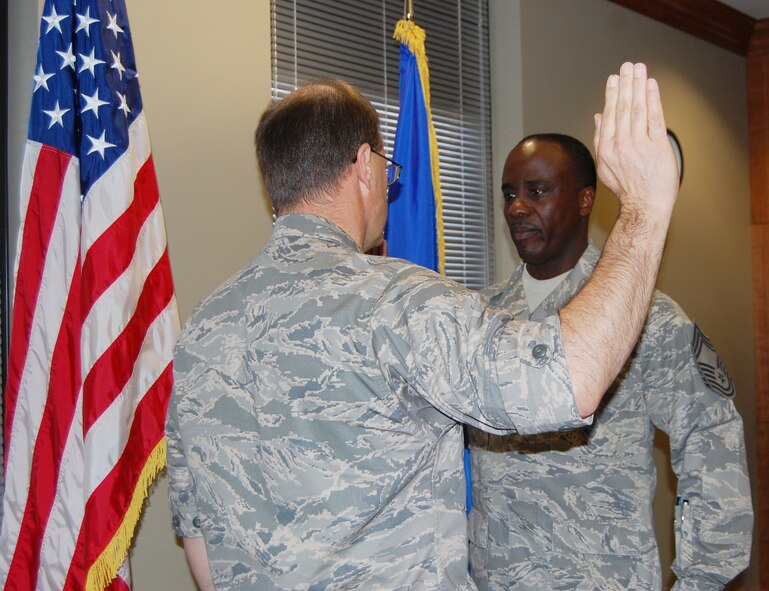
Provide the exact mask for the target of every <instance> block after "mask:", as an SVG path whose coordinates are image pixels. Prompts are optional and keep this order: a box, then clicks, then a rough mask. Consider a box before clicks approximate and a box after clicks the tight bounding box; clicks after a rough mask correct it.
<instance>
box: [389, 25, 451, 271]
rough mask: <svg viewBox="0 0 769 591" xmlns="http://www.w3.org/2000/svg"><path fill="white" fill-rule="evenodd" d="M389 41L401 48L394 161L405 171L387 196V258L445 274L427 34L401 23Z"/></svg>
mask: <svg viewBox="0 0 769 591" xmlns="http://www.w3.org/2000/svg"><path fill="white" fill-rule="evenodd" d="M393 36H394V38H395V39H396V40H398V41H399V42H400V44H401V46H400V86H399V89H400V95H399V96H400V113H399V115H398V126H397V128H396V131H395V147H394V149H393V160H395V161H396V162H399V163H401V164H402V165H403V171H402V172H401V175H400V178H399V179H398V181H397V182H396V183H395V184H394V185H393V186H392V187H390V192H389V198H390V205H389V210H388V222H387V229H386V230H385V238H386V239H387V253H388V254H389V255H390V256H394V257H399V258H403V259H406V260H409V261H411V262H414V263H417V264H418V265H422V266H424V267H427V268H429V269H433V270H434V271H438V272H439V273H443V271H444V256H445V246H444V241H443V212H442V210H441V189H440V179H439V170H438V143H437V140H436V137H435V128H434V127H433V121H432V116H431V114H430V81H429V74H428V70H427V56H426V54H425V31H424V29H422V28H421V27H419V26H417V25H416V24H415V23H414V22H413V21H411V20H399V21H398V23H397V24H396V25H395V34H394V35H393Z"/></svg>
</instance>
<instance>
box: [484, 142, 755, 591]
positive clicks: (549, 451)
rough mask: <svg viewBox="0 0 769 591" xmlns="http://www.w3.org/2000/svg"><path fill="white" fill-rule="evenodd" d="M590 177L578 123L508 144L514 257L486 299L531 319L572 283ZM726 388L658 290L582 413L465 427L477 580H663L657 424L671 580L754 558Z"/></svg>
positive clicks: (579, 266)
mask: <svg viewBox="0 0 769 591" xmlns="http://www.w3.org/2000/svg"><path fill="white" fill-rule="evenodd" d="M595 186H596V175H595V167H594V165H593V161H592V158H591V156H590V153H589V151H588V150H587V148H586V147H585V146H584V145H583V144H582V143H580V142H579V141H578V140H576V139H574V138H571V137H569V136H563V135H559V134H541V135H535V136H530V137H528V138H525V139H524V140H522V141H521V142H520V143H519V144H518V145H517V146H516V147H515V148H514V149H513V150H512V151H511V152H510V155H509V156H508V158H507V161H506V163H505V168H504V172H503V176H502V193H503V196H504V212H505V219H506V220H507V223H508V225H509V227H510V234H511V236H512V238H513V241H514V243H515V246H516V249H517V250H518V254H519V255H520V257H521V259H522V261H523V262H522V263H521V264H520V265H519V266H518V268H516V270H515V271H514V272H513V275H512V277H511V278H510V279H509V280H508V281H505V282H502V283H499V284H497V285H494V286H492V287H490V288H487V289H486V290H485V295H487V296H488V297H490V302H491V304H493V305H495V306H502V307H503V308H505V309H506V310H508V311H509V312H510V313H511V314H512V315H513V316H514V317H515V318H518V319H521V320H528V321H536V320H541V319H544V318H548V317H549V316H551V315H553V314H555V313H556V312H557V311H558V310H559V309H560V308H561V307H562V306H564V305H565V304H566V303H567V302H568V301H569V300H570V299H571V298H572V297H573V296H574V294H575V292H577V291H578V290H579V289H580V287H581V286H582V285H583V284H584V283H585V282H586V281H587V280H588V278H589V277H590V275H591V274H592V273H593V270H594V268H595V266H596V263H597V261H598V258H599V254H600V253H599V251H598V249H597V248H596V247H595V246H593V245H592V244H590V243H589V242H588V219H589V215H590V211H591V209H592V206H593V200H594V197H595ZM595 353H596V354H600V351H595ZM541 394H542V395H546V392H544V391H542V392H541ZM536 395H537V393H534V396H536ZM733 396H734V385H733V383H732V380H731V378H730V377H729V375H728V373H727V372H726V369H725V368H724V366H723V364H722V363H721V361H720V359H719V358H718V356H717V355H716V353H715V351H714V349H713V347H712V346H711V344H710V342H709V341H708V340H707V338H705V336H704V335H703V333H702V331H701V330H700V329H699V327H698V326H697V325H696V324H693V323H692V322H691V321H690V320H689V318H688V317H687V316H686V314H684V312H683V310H681V308H680V307H679V306H678V305H677V304H676V303H675V302H674V301H673V300H671V299H670V298H669V297H667V296H666V295H664V294H662V293H659V292H656V293H655V294H654V298H653V301H652V304H651V308H650V311H649V314H648V318H647V321H646V324H645V326H644V329H643V332H642V334H641V338H640V340H639V342H638V345H637V347H636V348H635V350H634V352H633V354H632V356H631V358H630V360H629V361H628V363H627V364H626V366H625V368H624V369H623V371H622V372H621V373H620V376H619V377H618V378H617V380H616V381H615V382H614V384H613V385H612V387H611V388H610V390H609V392H608V393H607V394H606V396H605V397H604V399H603V402H602V403H601V405H600V407H599V409H598V411H597V412H596V414H595V420H594V422H593V424H592V425H591V426H588V427H584V428H581V429H578V430H575V431H571V432H568V433H550V434H540V435H534V436H523V435H520V434H511V435H506V436H495V435H490V434H488V433H485V432H481V431H478V430H475V429H470V455H471V474H472V492H473V509H472V512H471V516H470V539H471V551H470V552H471V564H472V571H473V577H474V579H475V581H476V583H477V584H478V587H479V588H480V589H482V590H496V591H502V590H508V589H516V590H520V591H523V590H529V591H542V590H545V589H548V590H550V589H562V590H566V589H596V590H598V589H600V590H601V591H608V590H611V589H616V590H627V589H633V590H636V591H640V590H651V589H654V590H658V589H660V588H661V574H660V563H659V556H658V551H657V543H656V539H655V533H654V521H653V517H652V499H653V496H654V489H655V483H656V473H655V467H654V461H653V459H652V445H653V439H654V430H655V428H658V429H662V430H663V431H665V432H666V433H667V434H668V435H669V436H670V448H671V456H672V464H673V470H674V471H675V473H676V475H677V476H678V479H679V480H678V498H677V501H676V504H677V507H676V523H675V536H676V550H677V551H676V560H675V562H674V563H673V571H674V572H675V574H676V575H677V577H678V580H677V582H676V584H675V587H674V589H679V590H684V589H690V590H699V591H702V590H707V589H722V588H723V585H724V584H725V583H726V582H728V581H729V580H731V579H732V578H733V577H735V576H736V575H737V574H738V573H739V572H740V571H742V570H743V569H744V568H746V567H747V565H748V562H749V559H750V544H751V532H752V526H753V512H752V508H751V499H750V485H749V482H748V473H747V466H746V462H745V442H744V436H743V428H742V420H741V419H740V416H739V415H738V414H737V411H736V410H735V408H734V404H733V403H732V398H733Z"/></svg>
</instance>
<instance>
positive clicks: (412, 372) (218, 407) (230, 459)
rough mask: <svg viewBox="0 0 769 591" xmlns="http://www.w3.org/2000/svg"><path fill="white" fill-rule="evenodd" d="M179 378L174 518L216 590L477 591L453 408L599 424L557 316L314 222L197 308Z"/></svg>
mask: <svg viewBox="0 0 769 591" xmlns="http://www.w3.org/2000/svg"><path fill="white" fill-rule="evenodd" d="M174 373H175V385H174V393H173V396H172V399H171V403H170V405H169V411H168V418H167V424H166V433H167V439H168V474H169V486H170V503H171V512H172V518H173V523H174V528H175V531H176V533H177V534H178V535H180V536H186V537H197V536H201V535H202V536H203V538H204V541H205V546H206V550H207V554H208V558H209V563H210V567H211V573H212V577H213V581H214V584H215V586H216V588H217V589H220V590H223V589H226V590H235V589H238V590H246V589H248V590H254V589H258V590H260V591H272V590H278V589H280V590H284V589H285V590H288V589H291V590H299V589H312V590H321V589H348V590H351V589H365V590H366V591H375V590H380V589H381V590H384V589H386V590H394V589H404V590H405V589H409V590H411V591H420V590H425V591H427V590H435V589H445V590H452V589H475V585H474V584H473V583H472V581H471V579H470V577H469V575H468V572H467V536H466V530H467V528H466V519H465V516H464V506H465V504H464V494H465V489H464V487H465V482H464V474H463V464H462V453H463V443H462V429H461V426H460V424H459V421H468V422H470V423H472V424H474V425H476V426H478V427H481V428H483V429H487V430H491V431H495V432H497V433H509V432H511V431H513V430H516V429H517V430H519V431H521V432H533V431H537V430H539V431H542V430H552V429H556V428H559V426H561V427H575V426H584V425H585V424H586V421H584V420H582V419H580V418H579V415H578V413H577V410H576V405H575V403H574V398H573V394H572V390H571V383H570V381H569V378H568V369H567V366H566V361H565V358H564V356H563V348H562V343H561V333H560V324H559V321H558V317H557V316H553V317H550V318H547V319H544V320H543V321H538V322H513V321H512V317H511V315H510V314H509V313H507V312H504V311H499V312H492V313H489V312H488V311H487V310H486V306H485V304H484V303H483V300H482V298H481V297H480V296H479V295H478V294H477V293H473V292H470V291H469V290H465V289H463V288H461V287H460V286H459V285H458V284H456V283H454V282H452V281H449V280H446V279H445V278H441V277H440V276H438V275H436V274H435V273H433V272H431V271H427V270H426V269H424V268H422V267H417V266H415V265H412V264H410V263H406V262H405V261H402V260H398V259H392V258H387V257H374V256H367V255H365V254H363V253H362V252H361V251H360V249H359V248H358V246H357V245H356V243H355V242H354V241H353V240H352V238H350V237H349V236H348V235H347V234H346V233H345V232H343V231H342V230H341V229H340V228H338V227H337V226H335V225H333V224H331V223H329V222H328V221H326V220H324V219H323V218H319V217H315V216H308V215H289V216H284V217H281V218H279V219H278V221H277V222H276V224H275V228H274V230H273V235H272V237H271V239H270V241H269V243H268V244H267V245H266V247H265V249H264V250H263V251H262V252H261V253H260V254H259V255H258V256H257V257H256V258H255V259H254V260H253V261H252V262H251V264H250V265H248V266H247V267H246V268H245V269H244V270H243V271H242V272H241V273H240V274H238V275H236V276H235V277H233V278H232V279H231V280H229V281H228V282H227V283H226V284H225V285H224V286H223V287H221V288H219V289H218V290H217V291H216V292H214V293H213V294H212V295H211V296H209V297H208V298H207V299H206V300H205V301H204V302H203V303H202V304H201V305H200V306H199V307H198V308H197V310H196V311H195V312H194V313H193V315H192V317H191V318H190V320H189V321H188V322H187V324H186V327H185V329H184V331H183V334H182V336H181V338H180V341H179V343H178V346H177V350H176V354H175V357H174ZM533 391H536V392H540V391H546V392H548V393H549V394H548V396H547V397H546V398H542V397H541V396H539V395H538V396H537V399H536V402H535V405H534V406H533V407H532V406H531V405H530V401H531V393H532V392H533Z"/></svg>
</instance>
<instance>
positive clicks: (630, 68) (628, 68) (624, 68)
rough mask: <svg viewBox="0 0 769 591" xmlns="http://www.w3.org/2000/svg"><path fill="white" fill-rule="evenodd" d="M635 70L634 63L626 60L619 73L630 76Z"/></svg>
mask: <svg viewBox="0 0 769 591" xmlns="http://www.w3.org/2000/svg"><path fill="white" fill-rule="evenodd" d="M632 71H633V64H631V63H630V62H625V63H624V64H622V66H621V67H620V69H619V73H620V75H621V76H628V75H630V73H631V72H632Z"/></svg>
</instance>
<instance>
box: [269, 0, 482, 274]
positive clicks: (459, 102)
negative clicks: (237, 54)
mask: <svg viewBox="0 0 769 591" xmlns="http://www.w3.org/2000/svg"><path fill="white" fill-rule="evenodd" d="M413 4H414V20H415V22H416V23H417V24H418V25H419V26H421V27H422V28H423V29H425V31H426V33H427V40H426V42H425V45H426V51H427V59H428V64H429V70H430V90H431V102H432V115H433V123H434V125H435V131H436V135H437V139H438V151H439V154H440V179H441V193H442V200H443V224H444V237H445V241H446V275H447V276H448V277H450V278H452V279H455V280H457V281H459V282H461V283H463V284H464V285H466V286H467V287H470V288H473V289H478V288H480V287H484V286H486V285H488V284H489V283H491V282H492V281H493V280H494V276H493V273H494V271H493V270H494V240H493V230H492V228H493V217H492V204H493V196H492V195H493V193H492V189H491V186H492V179H491V99H490V88H489V43H488V38H489V23H488V0H415V1H414V3H413ZM271 5H272V10H271V18H272V23H271V31H272V94H273V98H274V99H280V98H282V97H284V96H285V95H286V94H288V93H289V92H291V91H292V90H294V89H295V88H296V87H297V86H299V85H301V84H304V83H305V82H308V81H310V80H313V79H316V78H342V79H344V80H347V81H348V82H350V83H352V84H354V85H355V86H357V87H358V89H360V91H361V92H362V93H363V94H364V95H365V96H366V98H368V99H369V101H371V103H372V104H373V105H374V107H375V108H376V109H377V111H378V112H379V116H380V120H381V123H382V132H383V135H384V141H385V149H386V150H387V152H388V153H392V144H393V139H394V135H395V127H396V125H397V121H398V58H399V45H398V43H397V42H396V41H395V40H394V39H393V38H392V34H393V30H394V28H395V23H396V22H397V20H398V19H399V18H402V16H403V2H402V0H272V3H271Z"/></svg>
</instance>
